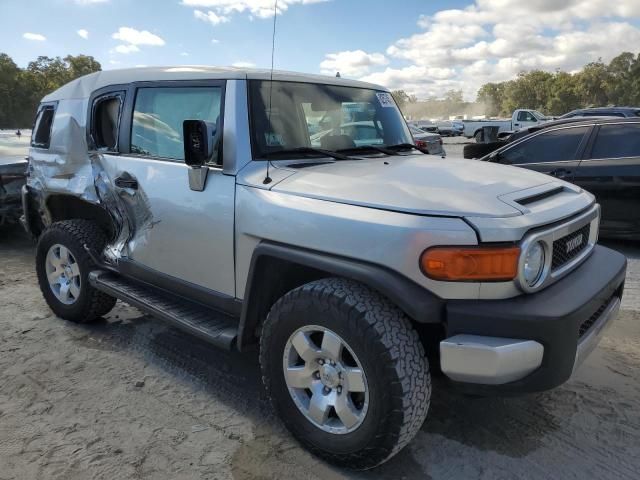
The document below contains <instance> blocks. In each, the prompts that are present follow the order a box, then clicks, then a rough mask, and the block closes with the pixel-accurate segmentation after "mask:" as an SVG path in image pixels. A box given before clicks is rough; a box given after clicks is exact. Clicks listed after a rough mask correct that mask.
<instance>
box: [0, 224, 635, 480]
mask: <svg viewBox="0 0 640 480" xmlns="http://www.w3.org/2000/svg"><path fill="white" fill-rule="evenodd" d="M614 246H615V247H617V248H622V249H623V250H624V251H625V252H626V253H627V254H628V256H629V257H630V258H631V264H630V267H631V270H630V273H629V278H628V281H627V285H628V290H627V296H626V298H625V299H624V304H623V312H622V314H621V316H620V318H619V319H618V320H617V322H616V323H615V324H614V326H613V327H612V328H611V329H610V330H609V333H608V336H607V338H605V339H604V340H603V341H602V343H601V344H600V347H599V348H598V349H597V350H596V351H595V352H594V353H593V354H592V356H591V357H590V358H589V359H588V360H587V361H586V363H585V364H583V366H582V368H581V369H580V371H579V372H578V373H577V374H576V376H575V378H573V379H572V380H571V381H569V382H568V383H567V384H566V385H564V386H562V387H560V388H558V389H556V390H554V391H551V392H546V393H542V394H535V395H528V396H524V397H518V398H506V399H504V398H468V397H464V396H460V395H458V394H456V393H453V392H451V391H449V390H447V389H446V386H445V385H443V384H442V383H441V382H437V383H436V384H435V388H434V397H433V399H432V406H431V409H430V413H429V417H428V419H427V421H426V422H425V424H424V426H423V427H422V430H421V431H420V433H419V434H418V436H417V437H416V439H415V440H414V441H413V442H412V443H411V444H410V445H409V447H408V448H406V449H405V450H404V451H403V452H402V453H401V454H399V455H398V456H397V457H396V458H394V459H393V460H392V461H390V462H389V463H388V464H386V465H384V466H382V467H381V468H379V469H377V470H374V471H370V472H365V473H353V472H349V471H342V470H337V469H334V468H332V467H329V466H327V465H325V464H324V463H322V462H320V461H319V460H317V459H315V458H314V457H312V456H311V455H309V454H307V453H306V452H305V451H303V450H302V449H301V448H300V447H299V446H298V445H297V444H296V442H295V441H293V440H292V439H291V438H290V437H289V436H288V435H287V433H286V432H285V431H284V429H283V427H282V426H281V425H280V423H279V421H278V420H277V419H275V418H274V417H273V415H272V413H271V410H270V407H269V405H268V404H267V402H266V400H265V398H264V394H263V392H262V387H261V383H260V378H259V372H258V367H257V358H256V355H255V354H245V355H240V354H230V353H225V352H220V351H217V350H215V349H212V348H210V347H209V346H208V345H206V344H204V343H201V342H199V341H198V340H196V339H193V338H191V337H189V336H187V335H184V334H182V333H180V332H178V331H176V330H173V329H172V328H168V327H166V326H165V325H163V324H162V323H159V322H158V321H156V320H153V319H151V318H149V317H146V316H144V315H142V314H140V313H139V312H138V311H136V310H135V309H133V308H131V307H128V306H125V305H123V304H118V306H117V307H116V309H115V310H114V311H113V312H112V313H111V314H110V315H108V316H107V317H106V318H105V319H104V321H101V322H99V323H97V324H93V325H88V326H81V325H74V324H72V323H69V322H65V321H62V320H60V319H58V318H56V317H54V316H53V315H52V314H51V313H50V311H49V310H48V309H47V306H46V305H45V303H44V301H43V299H42V297H41V295H40V291H39V289H38V287H37V284H36V278H35V275H34V258H33V252H34V246H33V244H32V243H31V242H30V240H29V239H27V238H26V237H25V236H24V235H23V234H22V233H21V232H20V230H18V229H13V230H3V231H0V479H1V480H8V479H64V480H73V479H89V478H92V479H109V480H111V479H118V478H140V479H143V478H148V479H171V480H180V479H210V480H213V479H236V480H238V479H288V478H292V479H320V478H322V479H325V478H329V479H342V478H381V479H413V478H416V479H417V478H420V479H426V478H435V479H442V478H450V479H458V478H486V479H494V478H516V477H518V478H562V479H569V478H580V479H583V478H620V479H624V478H629V479H632V478H633V479H638V478H639V477H640V313H639V310H640V304H639V302H638V299H639V298H640V290H639V285H640V260H638V258H639V257H640V255H639V254H638V252H640V249H638V248H637V247H634V246H632V245H614Z"/></svg>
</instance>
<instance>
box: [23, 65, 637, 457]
mask: <svg viewBox="0 0 640 480" xmlns="http://www.w3.org/2000/svg"><path fill="white" fill-rule="evenodd" d="M47 119H48V120H47ZM318 119H322V122H323V124H322V125H320V126H319V125H317V124H315V123H314V122H317V121H318ZM44 120H46V121H44ZM349 122H366V124H367V125H369V126H371V127H373V128H367V129H366V131H367V132H368V133H367V138H354V137H353V136H352V135H348V134H345V131H344V129H341V125H344V124H345V123H349ZM36 124H42V125H49V126H50V128H49V130H48V131H45V132H38V135H39V138H41V139H42V138H44V137H47V138H46V141H43V142H41V143H36V144H34V146H33V147H32V148H31V151H30V172H29V177H28V182H27V185H26V186H25V188H24V189H23V204H24V206H25V213H24V218H23V223H24V225H25V227H26V229H27V230H28V231H29V232H31V233H32V234H34V235H35V236H37V237H39V242H38V248H37V259H36V262H37V264H36V268H37V273H38V280H39V282H40V287H41V289H42V293H43V295H44V297H45V299H46V301H47V302H48V304H49V306H50V307H51V309H52V310H53V311H54V312H55V313H56V314H57V315H58V316H59V317H62V318H65V319H68V320H72V321H76V322H89V321H92V320H95V319H96V318H98V317H100V316H101V315H105V314H106V313H107V312H109V310H110V309H111V308H112V307H113V306H114V304H115V301H116V299H121V300H123V301H125V302H127V303H129V304H131V305H133V306H135V307H138V308H139V309H141V310H143V311H145V312H148V313H150V314H152V315H154V316H156V317H158V318H160V319H162V320H164V321H166V322H169V323H170V324H172V325H174V326H176V327H179V328H182V329H184V330H186V331H187V332H190V333H192V334H194V335H196V336H197V337H200V338H201V339H204V340H206V341H208V342H210V343H211V344H213V345H215V346H218V347H222V348H228V349H231V348H237V349H240V350H247V349H249V348H259V350H260V362H261V367H262V373H263V378H264V382H265V387H266V390H267V392H268V395H269V397H270V398H271V399H272V401H273V404H274V407H275V409H276V410H277V411H278V413H279V414H280V416H281V417H282V419H283V421H284V423H285V424H286V425H287V427H288V428H289V429H290V430H291V432H292V433H293V434H294V435H295V436H296V437H297V438H298V439H299V440H300V442H302V443H303V444H304V445H305V446H306V447H307V448H309V449H310V450H311V451H312V452H314V453H316V454H318V455H320V456H321V457H323V458H325V459H327V460H329V461H331V462H334V463H336V464H339V465H343V466H347V467H351V468H358V469H365V468H371V467H374V466H376V465H379V464H380V463H382V462H384V461H386V460H387V459H389V458H390V457H392V456H393V455H394V454H396V453H397V452H398V451H399V450H400V449H401V448H402V447H404V446H405V445H406V444H407V443H408V442H409V441H410V440H411V439H412V438H413V436H414V435H415V434H416V433H417V432H418V430H419V429H420V427H421V425H422V424H423V421H424V420H425V418H426V416H427V410H428V407H429V399H430V394H431V379H430V368H431V369H432V370H436V369H437V370H438V371H442V372H443V374H444V375H445V378H447V379H448V382H449V383H450V384H451V385H452V386H455V387H457V388H460V389H463V390H465V391H468V392H474V393H481V394H485V393H486V394H493V393H517V392H530V391H538V390H544V389H549V388H553V387H555V386H557V385H560V384H561V383H563V382H565V381H566V380H567V379H568V378H569V377H570V376H571V374H572V372H573V371H574V369H575V368H577V367H578V365H580V363H581V361H582V360H583V359H584V358H585V356H586V355H588V354H589V352H590V351H591V350H592V349H593V348H594V347H595V345H596V344H597V343H598V341H599V339H600V338H601V335H602V332H603V331H604V327H605V326H606V325H607V324H608V323H610V321H611V320H612V319H613V318H614V317H615V316H616V314H617V312H618V309H619V306H620V299H621V296H622V292H623V286H624V279H625V270H626V260H625V258H624V257H623V256H622V255H620V254H618V253H616V252H614V251H612V250H609V249H607V248H604V247H601V246H599V245H597V232H598V223H599V207H598V205H597V204H596V203H595V201H594V197H593V196H592V195H591V194H589V193H587V192H585V191H583V190H581V189H580V188H578V187H576V186H574V185H570V184H568V183H565V182H563V181H560V180H557V179H554V178H550V177H548V176H544V175H541V174H538V173H535V172H530V171H526V170H522V169H518V168H512V167H504V166H500V165H493V164H487V163H483V162H474V161H465V160H447V161H446V162H443V161H442V160H441V159H440V158H438V157H433V156H429V155H425V154H423V153H422V152H421V151H419V150H417V149H415V148H414V145H412V139H411V135H410V133H409V130H408V128H407V125H406V123H405V121H404V119H403V117H402V115H401V113H400V111H399V110H398V108H397V106H396V104H395V102H394V101H393V98H392V97H391V95H390V94H389V92H388V90H386V89H384V88H382V87H379V86H376V85H371V84H367V83H362V82H355V81H350V80H345V79H340V78H330V77H320V76H311V75H301V74H293V73H283V72H275V73H273V76H272V77H271V72H269V71H253V70H252V71H248V70H241V69H218V68H208V67H189V68H187V67H176V68H147V69H132V70H121V71H117V70H112V71H106V72H100V73H95V74H92V75H89V76H87V77H83V78H81V79H79V80H75V81H73V82H71V83H70V84H68V85H66V86H64V87H62V88H61V89H59V90H57V91H56V92H54V93H52V94H50V95H49V96H47V97H46V98H44V100H43V102H42V104H41V106H40V109H39V112H38V120H37V122H36ZM327 125H328V126H329V128H332V129H334V132H333V133H330V134H327V135H323V136H322V138H321V139H320V144H319V145H312V142H311V137H312V135H313V134H314V133H315V132H317V131H320V130H322V131H326V130H327ZM353 131H354V132H356V131H357V130H355V129H354V130H353ZM354 135H355V133H354Z"/></svg>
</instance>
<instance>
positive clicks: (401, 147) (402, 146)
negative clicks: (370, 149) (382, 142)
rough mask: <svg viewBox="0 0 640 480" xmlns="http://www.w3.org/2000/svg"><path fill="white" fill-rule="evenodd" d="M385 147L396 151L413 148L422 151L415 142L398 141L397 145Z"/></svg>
mask: <svg viewBox="0 0 640 480" xmlns="http://www.w3.org/2000/svg"><path fill="white" fill-rule="evenodd" d="M385 148H386V149H388V150H394V151H398V150H407V149H411V150H418V151H420V152H422V150H420V149H419V148H418V147H416V146H415V145H414V144H413V143H398V144H396V145H387V146H386V147H385ZM422 153H424V152H422Z"/></svg>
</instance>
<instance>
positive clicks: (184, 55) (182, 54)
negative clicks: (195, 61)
mask: <svg viewBox="0 0 640 480" xmlns="http://www.w3.org/2000/svg"><path fill="white" fill-rule="evenodd" d="M180 56H181V57H188V56H189V52H180Z"/></svg>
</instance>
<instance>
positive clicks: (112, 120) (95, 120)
mask: <svg viewBox="0 0 640 480" xmlns="http://www.w3.org/2000/svg"><path fill="white" fill-rule="evenodd" d="M123 100H124V93H123V92H116V93H109V94H107V95H105V96H103V97H100V98H98V99H96V100H95V102H94V103H93V114H92V118H91V135H92V137H93V141H94V143H95V147H96V149H98V150H101V151H107V152H116V151H117V150H118V132H119V128H120V114H121V111H122V104H123Z"/></svg>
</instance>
